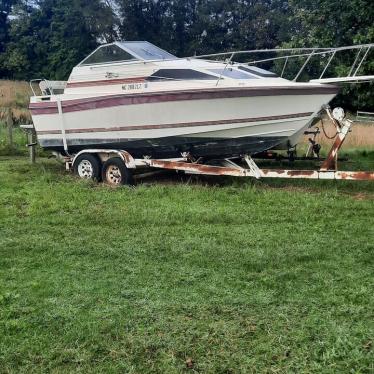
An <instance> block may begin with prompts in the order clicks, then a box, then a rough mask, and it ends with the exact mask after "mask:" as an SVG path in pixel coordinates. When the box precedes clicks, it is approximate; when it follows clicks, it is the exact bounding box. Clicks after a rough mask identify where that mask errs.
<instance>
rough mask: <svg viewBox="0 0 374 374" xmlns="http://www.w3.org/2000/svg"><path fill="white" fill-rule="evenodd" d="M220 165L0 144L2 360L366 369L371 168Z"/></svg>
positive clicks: (44, 368)
mask: <svg viewBox="0 0 374 374" xmlns="http://www.w3.org/2000/svg"><path fill="white" fill-rule="evenodd" d="M361 156H362V157H363V159H365V157H366V159H365V160H364V164H369V163H370V162H371V163H372V162H373V160H374V155H373V153H369V154H366V155H365V154H362V155H361ZM222 181H223V182H221V180H220V181H219V184H218V183H217V181H215V180H213V181H212V180H210V179H208V180H205V179H202V180H200V181H199V182H193V183H187V182H186V181H180V180H179V179H178V178H174V179H171V180H170V178H166V179H164V180H162V181H158V180H156V179H153V180H150V181H148V182H147V183H144V184H141V185H139V186H137V187H136V188H128V187H124V188H119V189H111V188H109V187H106V186H103V185H97V184H94V183H89V182H85V181H81V180H78V179H76V178H75V177H73V176H71V175H69V174H67V173H66V172H64V169H63V167H62V166H61V165H59V164H58V163H57V162H56V161H53V160H48V159H39V160H38V163H37V164H36V165H35V166H31V165H30V164H28V162H27V160H26V159H25V158H17V159H14V158H10V157H0V254H1V256H0V331H1V333H0V372H4V373H20V372H21V373H22V372H27V373H28V372H56V373H60V372H61V373H62V372H76V371H78V372H79V371H81V372H84V373H88V372H95V373H97V372H103V373H104V372H105V373H110V372H125V373H179V372H200V373H251V372H253V373H257V372H258V373H264V372H269V373H290V372H295V373H321V372H323V373H372V372H373V370H374V365H373V362H374V357H373V346H372V345H373V339H374V336H373V334H374V313H373V310H374V295H373V270H374V268H373V259H374V246H373V244H374V243H373V237H374V235H373V234H374V232H373V231H374V220H373V208H374V185H373V183H372V182H333V181H330V182H329V181H308V182H305V181H280V180H279V181H275V182H271V181H266V182H254V181H250V180H237V179H224V180H222ZM171 182H172V183H171Z"/></svg>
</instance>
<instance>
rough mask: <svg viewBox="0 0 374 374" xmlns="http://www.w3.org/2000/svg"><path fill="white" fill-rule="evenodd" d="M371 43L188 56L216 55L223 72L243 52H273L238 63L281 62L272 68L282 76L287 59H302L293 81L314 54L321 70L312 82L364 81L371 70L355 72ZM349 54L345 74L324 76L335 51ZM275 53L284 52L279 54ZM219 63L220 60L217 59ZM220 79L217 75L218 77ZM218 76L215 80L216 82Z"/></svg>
mask: <svg viewBox="0 0 374 374" xmlns="http://www.w3.org/2000/svg"><path fill="white" fill-rule="evenodd" d="M373 47H374V43H370V44H360V45H351V46H344V47H330V48H317V47H316V48H273V49H257V50H242V51H231V52H222V53H213V54H206V55H200V56H193V57H190V58H194V59H205V60H210V59H216V58H223V60H224V62H225V63H226V65H225V67H224V69H223V70H222V74H221V76H222V75H223V73H224V71H225V70H226V69H227V68H228V67H229V65H230V64H234V58H235V57H238V56H241V57H242V56H243V55H252V56H253V55H256V54H260V55H263V54H277V55H276V56H271V57H265V56H264V57H265V58H259V59H255V58H253V59H249V60H247V61H245V62H241V63H242V64H247V65H257V64H261V63H268V65H271V63H273V64H274V63H277V62H280V61H282V60H283V61H284V63H283V66H280V65H279V64H278V65H277V66H276V68H278V69H279V68H281V73H280V77H282V78H283V77H284V75H285V74H286V72H287V67H288V65H289V63H290V61H291V60H295V59H300V58H304V59H305V60H304V61H303V62H302V66H301V67H300V68H299V69H297V71H296V74H295V75H294V77H293V79H292V80H293V81H294V82H296V81H297V80H298V79H299V78H300V77H301V76H302V74H303V73H304V72H305V71H306V69H307V68H308V66H311V65H312V59H313V58H315V57H319V58H320V63H319V67H321V68H322V73H320V74H319V75H318V78H317V79H310V81H311V82H315V83H353V82H357V83H358V82H368V81H373V80H374V72H373V73H372V74H365V75H358V73H359V71H360V70H361V69H362V67H363V65H364V63H365V62H366V61H367V58H368V55H369V53H370V51H372V50H373V49H374V48H373ZM343 52H346V53H350V54H351V56H348V57H346V59H347V60H349V57H350V58H352V57H353V62H352V63H351V64H349V65H348V64H347V66H346V67H347V70H348V69H349V70H348V73H347V74H346V75H345V76H337V77H336V76H335V77H332V78H326V74H327V72H328V69H329V67H331V66H332V65H333V63H334V60H335V61H336V60H338V57H337V54H338V53H343ZM279 54H285V55H281V56H279ZM324 58H327V61H326V62H323V59H324ZM217 62H220V63H222V60H221V61H217ZM220 78H221V77H220ZM219 81H220V79H218V81H217V85H218V82H219Z"/></svg>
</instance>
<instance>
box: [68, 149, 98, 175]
mask: <svg viewBox="0 0 374 374" xmlns="http://www.w3.org/2000/svg"><path fill="white" fill-rule="evenodd" d="M73 170H74V173H75V174H76V175H78V176H79V177H80V178H82V179H92V180H94V181H96V182H100V180H101V173H100V171H101V162H100V160H99V158H98V157H97V156H95V155H93V154H90V153H83V154H81V155H79V156H78V157H77V158H76V160H75V161H74V165H73Z"/></svg>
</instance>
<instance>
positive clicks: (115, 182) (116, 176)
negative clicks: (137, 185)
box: [102, 157, 134, 186]
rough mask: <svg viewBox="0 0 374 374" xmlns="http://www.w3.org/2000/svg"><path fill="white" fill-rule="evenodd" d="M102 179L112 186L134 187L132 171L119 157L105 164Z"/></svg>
mask: <svg viewBox="0 0 374 374" xmlns="http://www.w3.org/2000/svg"><path fill="white" fill-rule="evenodd" d="M102 178H103V181H104V182H105V183H107V184H109V185H111V186H121V185H130V186H132V185H134V179H133V176H132V173H131V171H130V170H129V169H128V168H127V167H126V165H125V164H124V162H123V161H122V160H121V159H120V158H119V157H113V158H110V159H109V160H107V161H106V162H104V165H103V170H102Z"/></svg>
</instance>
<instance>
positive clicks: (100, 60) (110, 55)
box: [81, 44, 136, 65]
mask: <svg viewBox="0 0 374 374" xmlns="http://www.w3.org/2000/svg"><path fill="white" fill-rule="evenodd" d="M129 60H136V59H135V58H134V57H133V56H131V55H130V54H129V53H127V52H126V51H124V50H123V49H122V48H120V47H118V46H116V45H115V44H112V45H106V46H103V47H100V48H99V49H97V50H96V51H95V52H94V53H93V54H92V55H90V56H88V57H87V58H86V59H85V60H84V61H83V62H82V63H81V65H95V64H106V63H110V62H121V61H129Z"/></svg>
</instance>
